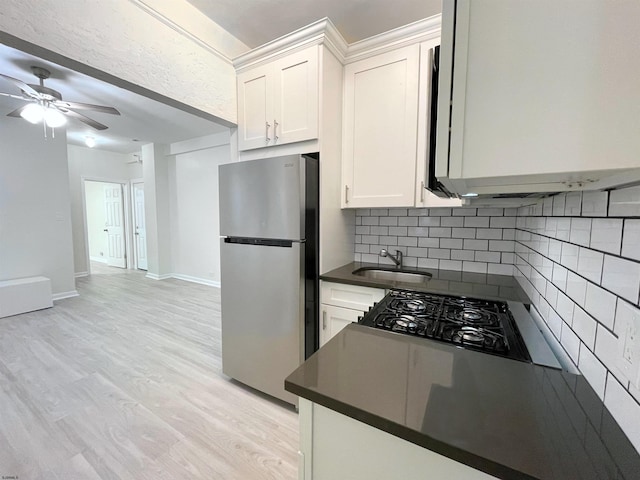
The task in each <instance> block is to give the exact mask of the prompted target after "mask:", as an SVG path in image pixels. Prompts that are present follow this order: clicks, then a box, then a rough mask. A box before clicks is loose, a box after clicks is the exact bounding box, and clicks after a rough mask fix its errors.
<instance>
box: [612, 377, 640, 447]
mask: <svg viewBox="0 0 640 480" xmlns="http://www.w3.org/2000/svg"><path fill="white" fill-rule="evenodd" d="M604 404H605V406H606V407H607V410H609V412H611V415H613V418H615V419H616V421H617V422H618V425H620V428H622V430H623V431H624V433H625V434H626V435H627V437H628V438H629V440H630V441H631V443H632V444H633V446H634V447H635V449H636V450H638V451H640V422H638V418H640V405H639V404H638V402H636V401H635V400H634V399H633V397H632V396H631V395H630V394H629V392H628V391H627V390H626V389H625V388H624V387H623V386H622V385H621V384H620V382H618V381H617V380H616V379H615V378H614V377H613V376H612V375H608V376H607V387H606V393H605V396H604Z"/></svg>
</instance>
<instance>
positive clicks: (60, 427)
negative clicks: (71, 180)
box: [0, 265, 298, 480]
mask: <svg viewBox="0 0 640 480" xmlns="http://www.w3.org/2000/svg"><path fill="white" fill-rule="evenodd" d="M92 269H93V272H94V274H93V275H91V276H90V277H85V278H80V279H78V280H77V289H78V291H79V293H80V296H79V297H76V298H70V299H66V300H61V301H58V302H56V304H55V306H54V307H53V308H50V309H46V310H42V311H39V312H32V313H28V314H24V315H17V316H14V317H9V318H3V319H0V478H1V477H2V476H3V475H4V476H18V477H19V478H20V480H45V479H46V480H75V479H83V480H84V479H88V480H98V479H104V480H107V479H108V480H117V479H127V480H129V479H135V480H147V479H149V480H169V479H171V480H180V479H190V480H191V479H207V480H215V479H225V480H236V479H237V480H240V479H242V480H248V479H274V480H279V479H294V478H297V455H296V452H297V450H298V425H297V415H296V414H295V412H294V411H293V409H292V408H290V407H286V406H284V405H282V404H280V403H278V402H277V401H274V400H271V399H267V398H265V397H264V396H263V395H261V394H259V393H257V392H255V391H252V390H250V389H248V388H246V387H243V386H241V385H239V384H238V383H237V382H235V381H231V380H229V379H228V378H227V377H225V376H224V375H223V374H222V372H221V359H220V292H219V290H218V289H216V288H213V287H208V286H204V285H198V284H194V283H188V282H183V281H180V280H163V281H154V280H149V279H146V278H145V277H144V272H140V271H131V270H121V269H113V268H109V267H104V266H101V265H94V266H92Z"/></svg>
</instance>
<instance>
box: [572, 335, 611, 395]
mask: <svg viewBox="0 0 640 480" xmlns="http://www.w3.org/2000/svg"><path fill="white" fill-rule="evenodd" d="M578 368H579V369H580V371H581V372H582V374H583V375H584V376H585V377H586V379H587V381H588V382H589V383H590V384H591V386H592V387H593V389H594V390H595V391H596V393H597V394H598V396H599V397H600V399H601V400H604V388H605V384H606V380H607V369H606V368H605V367H604V365H603V364H602V363H601V362H600V361H599V360H598V359H597V358H596V356H595V355H594V354H593V353H592V352H591V350H589V349H588V348H586V347H585V345H584V344H583V345H580V357H579V359H578Z"/></svg>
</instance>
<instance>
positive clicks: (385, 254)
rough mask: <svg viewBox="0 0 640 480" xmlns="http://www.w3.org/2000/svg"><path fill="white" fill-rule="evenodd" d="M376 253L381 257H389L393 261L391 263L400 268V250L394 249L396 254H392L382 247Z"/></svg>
mask: <svg viewBox="0 0 640 480" xmlns="http://www.w3.org/2000/svg"><path fill="white" fill-rule="evenodd" d="M378 255H379V256H381V257H388V258H390V259H391V260H392V261H393V263H395V264H396V267H398V268H402V252H401V251H400V250H396V254H395V256H394V255H393V254H392V253H389V252H388V251H387V250H385V249H384V248H383V249H382V250H380V253H379V254H378Z"/></svg>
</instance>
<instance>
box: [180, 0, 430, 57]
mask: <svg viewBox="0 0 640 480" xmlns="http://www.w3.org/2000/svg"><path fill="white" fill-rule="evenodd" d="M188 1H189V3H191V4H192V5H193V6H195V7H196V8H198V9H199V10H200V11H201V12H202V13H204V14H205V15H206V16H208V17H209V18H211V19H212V20H213V21H214V22H216V23H217V24H218V25H220V26H221V27H223V28H224V29H225V30H227V31H228V32H229V33H231V34H232V35H233V36H235V37H236V38H238V39H239V40H240V41H242V42H244V43H245V44H247V45H248V46H249V47H251V48H255V47H257V46H260V45H262V44H264V43H267V42H269V41H271V40H274V39H276V38H278V37H281V36H282V35H285V34H287V33H289V32H292V31H294V30H297V29H299V28H302V27H304V26H305V25H309V24H310V23H313V22H314V21H316V20H319V19H321V18H324V17H329V18H330V19H331V21H332V22H333V23H334V24H335V26H336V27H337V28H338V30H339V31H340V33H341V34H342V35H343V36H344V38H345V40H347V42H348V43H353V42H356V41H358V40H362V39H364V38H368V37H371V36H373V35H376V34H378V33H382V32H386V31H388V30H391V29H393V28H396V27H400V26H402V25H406V24H408V23H411V22H415V21H416V20H421V19H423V18H427V17H431V16H433V15H436V14H438V13H441V12H442V0H293V1H292V0H240V1H238V0H188Z"/></svg>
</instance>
